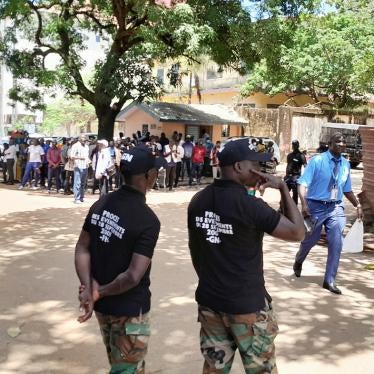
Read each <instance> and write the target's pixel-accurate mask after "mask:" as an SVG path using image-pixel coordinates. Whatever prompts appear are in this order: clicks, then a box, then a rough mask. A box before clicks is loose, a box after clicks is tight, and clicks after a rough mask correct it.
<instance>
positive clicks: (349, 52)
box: [242, 4, 374, 108]
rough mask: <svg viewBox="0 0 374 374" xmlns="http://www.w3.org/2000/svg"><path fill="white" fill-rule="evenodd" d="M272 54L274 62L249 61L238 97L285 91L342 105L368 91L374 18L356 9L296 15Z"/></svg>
mask: <svg viewBox="0 0 374 374" xmlns="http://www.w3.org/2000/svg"><path fill="white" fill-rule="evenodd" d="M337 5H338V4H337ZM343 5H344V4H343ZM356 5H357V4H356ZM339 6H341V5H339ZM286 23H287V21H286V20H285V21H283V26H282V27H283V29H284V30H286V34H287V32H288V31H289V30H287V24H286ZM278 52H279V54H278V57H277V59H276V60H272V59H271V58H269V57H268V56H265V57H264V58H263V59H262V60H261V61H260V62H259V63H257V64H256V65H255V67H254V69H253V71H252V74H251V76H250V77H249V79H248V81H247V82H246V84H245V85H244V86H243V87H242V95H243V96H248V95H250V94H251V93H253V92H256V91H257V92H258V91H261V92H264V93H267V94H270V95H274V94H277V93H280V92H289V93H290V94H291V95H298V94H307V95H309V96H310V97H311V98H313V100H314V101H315V102H318V101H319V96H321V95H327V97H328V100H329V103H330V104H331V105H332V106H334V107H337V108H343V107H353V106H355V105H359V104H360V103H362V102H363V101H365V98H366V96H367V94H373V93H374V21H373V17H371V16H370V15H368V13H367V12H366V11H363V10H362V8H361V9H360V8H357V7H356V8H354V9H352V8H351V9H350V10H347V9H346V8H345V7H340V9H339V7H337V9H336V11H334V12H330V13H328V14H325V15H323V16H322V15H304V16H302V17H301V21H300V23H299V24H298V26H297V27H296V28H295V29H294V30H293V31H292V33H290V34H289V39H288V44H285V45H283V46H281V47H280V49H279V50H278Z"/></svg>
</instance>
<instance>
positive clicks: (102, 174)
mask: <svg viewBox="0 0 374 374" xmlns="http://www.w3.org/2000/svg"><path fill="white" fill-rule="evenodd" d="M97 144H98V146H99V150H98V152H97V153H95V154H94V156H93V158H92V165H93V168H94V170H95V178H96V179H97V180H99V189H100V196H103V195H106V194H107V193H108V188H109V186H108V178H109V175H108V169H109V168H110V167H111V166H112V165H113V164H114V163H113V160H112V157H111V154H110V150H109V148H108V142H107V141H106V140H105V139H103V140H98V141H97Z"/></svg>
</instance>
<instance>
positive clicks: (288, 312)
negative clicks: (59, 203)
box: [0, 202, 374, 374]
mask: <svg viewBox="0 0 374 374" xmlns="http://www.w3.org/2000/svg"><path fill="white" fill-rule="evenodd" d="M153 208H154V209H155V211H156V213H157V215H158V216H159V217H160V220H161V223H162V231H161V235H160V239H159V242H158V245H157V249H156V252H155V257H154V261H153V268H152V293H153V298H152V304H153V308H152V338H151V341H150V348H149V354H148V357H147V367H148V370H149V372H150V373H170V374H171V373H173V374H178V373H181V374H195V373H198V372H200V370H201V366H202V359H201V357H200V352H199V346H198V344H199V339H198V327H199V326H198V324H197V322H196V305H195V301H194V290H195V287H196V282H197V279H196V276H195V274H194V272H193V268H192V265H191V262H190V258H189V251H188V242H187V230H186V218H187V217H186V208H187V204H186V203H181V204H178V203H167V202H166V203H162V204H158V205H153ZM87 210H88V207H80V208H79V209H76V208H49V209H39V210H35V211H32V212H22V213H13V214H8V215H6V216H1V217H0V229H1V233H2V235H1V240H2V247H1V251H0V291H1V304H0V332H1V335H0V372H1V373H2V374H15V373H67V372H69V373H80V374H81V373H82V374H85V373H95V374H99V373H100V374H101V373H105V372H107V367H108V365H107V362H106V356H105V352H104V348H103V345H102V343H101V338H100V335H99V331H98V328H97V324H96V321H94V320H92V321H90V322H89V323H87V324H85V325H79V324H78V323H77V322H76V317H77V315H78V310H77V301H76V291H77V286H78V282H77V279H76V275H75V271H74V267H73V252H74V246H75V242H76V239H77V237H78V234H79V231H80V228H81V226H82V224H83V219H84V217H85V214H86V212H87ZM296 250H297V245H296V244H289V243H285V242H282V241H279V240H275V239H273V238H270V237H266V239H265V243H264V252H265V256H264V262H265V277H266V282H267V288H268V290H269V292H270V293H271V295H272V296H273V298H274V305H275V307H276V311H277V312H278V317H279V322H280V328H281V331H280V334H279V337H278V338H277V341H276V342H277V355H278V357H279V359H280V360H281V362H282V365H283V368H282V365H280V369H283V370H280V372H284V373H287V374H288V371H287V366H286V364H287V362H291V361H298V360H299V361H302V360H307V359H310V360H316V361H319V362H321V363H322V364H324V363H326V364H330V365H331V364H334V362H338V361H339V359H340V358H342V357H349V356H350V355H354V354H356V353H362V352H370V351H372V350H373V348H374V341H373V336H374V321H373V309H374V300H373V295H374V290H373V287H374V281H373V272H370V271H368V270H364V266H365V265H366V264H367V263H369V262H372V261H373V255H372V254H367V253H364V254H358V255H343V258H342V261H341V267H340V271H339V279H338V281H339V284H340V285H341V287H342V290H343V292H344V295H343V296H340V297H339V296H335V295H332V294H330V293H329V292H327V291H325V290H323V289H322V288H321V287H320V284H321V283H322V280H323V272H324V266H325V260H326V251H327V249H326V248H324V247H321V246H319V247H316V248H315V250H313V251H312V252H311V254H310V256H309V257H308V260H307V262H306V264H305V267H304V270H303V276H302V277H301V278H300V279H296V278H294V276H293V275H292V270H291V269H292V263H293V257H294V254H295V253H296ZM17 325H18V326H20V328H21V334H20V335H19V336H17V337H16V338H11V337H9V336H8V335H7V334H6V331H7V329H8V328H9V327H11V326H17ZM235 365H236V366H234V370H233V373H241V372H242V370H241V369H239V365H238V362H236V364H235Z"/></svg>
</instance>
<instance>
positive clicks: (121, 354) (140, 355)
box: [111, 318, 150, 364]
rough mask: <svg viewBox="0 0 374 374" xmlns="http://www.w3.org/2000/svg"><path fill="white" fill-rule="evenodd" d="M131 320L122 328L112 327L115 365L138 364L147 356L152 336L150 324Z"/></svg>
mask: <svg viewBox="0 0 374 374" xmlns="http://www.w3.org/2000/svg"><path fill="white" fill-rule="evenodd" d="M134 320H136V318H130V319H129V320H128V321H126V322H125V323H124V325H121V326H115V325H113V326H112V336H111V348H112V355H113V356H114V357H113V361H114V363H118V362H127V363H134V364H135V363H138V362H140V361H142V360H143V359H144V357H145V355H146V354H147V349H148V340H149V336H150V326H149V323H144V322H142V323H139V322H138V321H134Z"/></svg>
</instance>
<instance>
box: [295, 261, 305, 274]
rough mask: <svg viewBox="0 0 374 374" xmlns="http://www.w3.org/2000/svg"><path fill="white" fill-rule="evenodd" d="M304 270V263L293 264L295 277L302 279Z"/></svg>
mask: <svg viewBox="0 0 374 374" xmlns="http://www.w3.org/2000/svg"><path fill="white" fill-rule="evenodd" d="M302 268H303V263H302V262H298V261H295V262H294V264H293V272H294V273H295V275H296V276H297V277H298V278H300V275H301V270H302Z"/></svg>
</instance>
